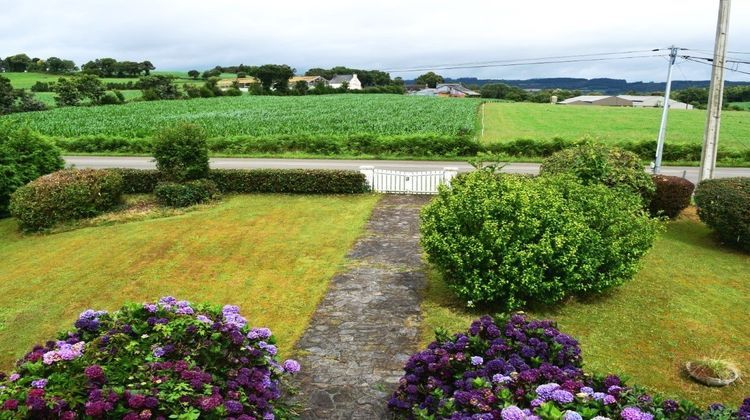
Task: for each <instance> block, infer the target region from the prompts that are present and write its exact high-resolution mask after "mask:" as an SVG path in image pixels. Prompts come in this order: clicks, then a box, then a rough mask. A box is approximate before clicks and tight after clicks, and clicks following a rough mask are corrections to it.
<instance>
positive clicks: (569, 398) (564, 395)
mask: <svg viewBox="0 0 750 420" xmlns="http://www.w3.org/2000/svg"><path fill="white" fill-rule="evenodd" d="M551 399H552V400H553V401H555V402H558V403H560V404H568V403H571V402H573V399H574V397H573V394H571V393H570V392H568V391H566V390H564V389H558V390H555V391H553V392H552V395H551Z"/></svg>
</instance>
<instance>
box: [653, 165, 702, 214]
mask: <svg viewBox="0 0 750 420" xmlns="http://www.w3.org/2000/svg"><path fill="white" fill-rule="evenodd" d="M652 179H653V180H654V185H655V186H656V191H655V193H654V196H653V198H652V199H651V203H650V204H649V211H650V212H651V214H652V215H654V216H667V217H669V218H670V219H672V218H674V217H677V215H678V214H680V212H681V211H683V210H685V208H687V206H689V205H690V197H691V196H692V195H693V190H694V189H695V184H693V183H692V182H690V181H688V180H687V179H684V178H680V177H677V176H667V175H654V176H653V177H652Z"/></svg>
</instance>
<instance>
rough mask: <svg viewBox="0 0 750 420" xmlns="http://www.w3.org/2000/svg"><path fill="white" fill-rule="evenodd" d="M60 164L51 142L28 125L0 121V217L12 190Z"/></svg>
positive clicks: (60, 158) (4, 213)
mask: <svg viewBox="0 0 750 420" xmlns="http://www.w3.org/2000/svg"><path fill="white" fill-rule="evenodd" d="M63 166H64V162H63V159H62V156H61V155H60V150H59V149H58V148H57V147H55V146H54V145H53V144H52V143H51V142H49V141H47V140H46V139H45V138H43V137H42V136H40V135H39V134H36V133H35V132H33V131H30V130H29V129H27V128H13V127H12V126H11V125H10V124H0V217H3V216H6V215H7V214H8V205H9V204H10V195H11V194H12V193H13V191H15V190H16V189H18V187H21V186H22V185H25V184H27V183H28V182H31V181H33V180H35V179H37V178H39V177H40V176H42V175H45V174H48V173H50V172H54V171H57V170H59V169H62V168H63Z"/></svg>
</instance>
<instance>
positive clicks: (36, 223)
mask: <svg viewBox="0 0 750 420" xmlns="http://www.w3.org/2000/svg"><path fill="white" fill-rule="evenodd" d="M121 197H122V177H121V176H120V175H119V174H117V173H116V172H113V171H108V170H96V169H80V170H79V169H65V170H61V171H57V172H54V173H51V174H49V175H45V176H43V177H41V178H38V179H37V180H35V181H32V182H30V183H29V184H27V185H25V186H23V187H21V188H19V189H18V190H16V192H14V193H13V195H12V196H11V201H10V212H11V214H12V215H13V217H15V218H16V219H18V222H19V224H20V226H21V228H22V229H23V230H27V231H36V230H42V229H45V228H49V227H52V226H53V225H54V224H56V223H59V222H67V221H71V220H76V219H82V218H85V217H91V216H96V215H97V214H100V213H103V212H105V211H107V210H109V209H111V208H113V207H115V206H116V205H117V204H119V203H120V201H121Z"/></svg>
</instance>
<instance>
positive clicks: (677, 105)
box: [558, 95, 693, 109]
mask: <svg viewBox="0 0 750 420" xmlns="http://www.w3.org/2000/svg"><path fill="white" fill-rule="evenodd" d="M558 103H559V104H560V105H594V106H621V107H634V108H659V107H662V106H663V105H664V97H663V96H636V95H619V96H608V95H582V96H576V97H574V98H569V99H566V100H564V101H560V102H558ZM669 107H670V108H672V109H693V106H692V105H690V104H686V103H684V102H680V101H675V100H674V99H670V100H669Z"/></svg>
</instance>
